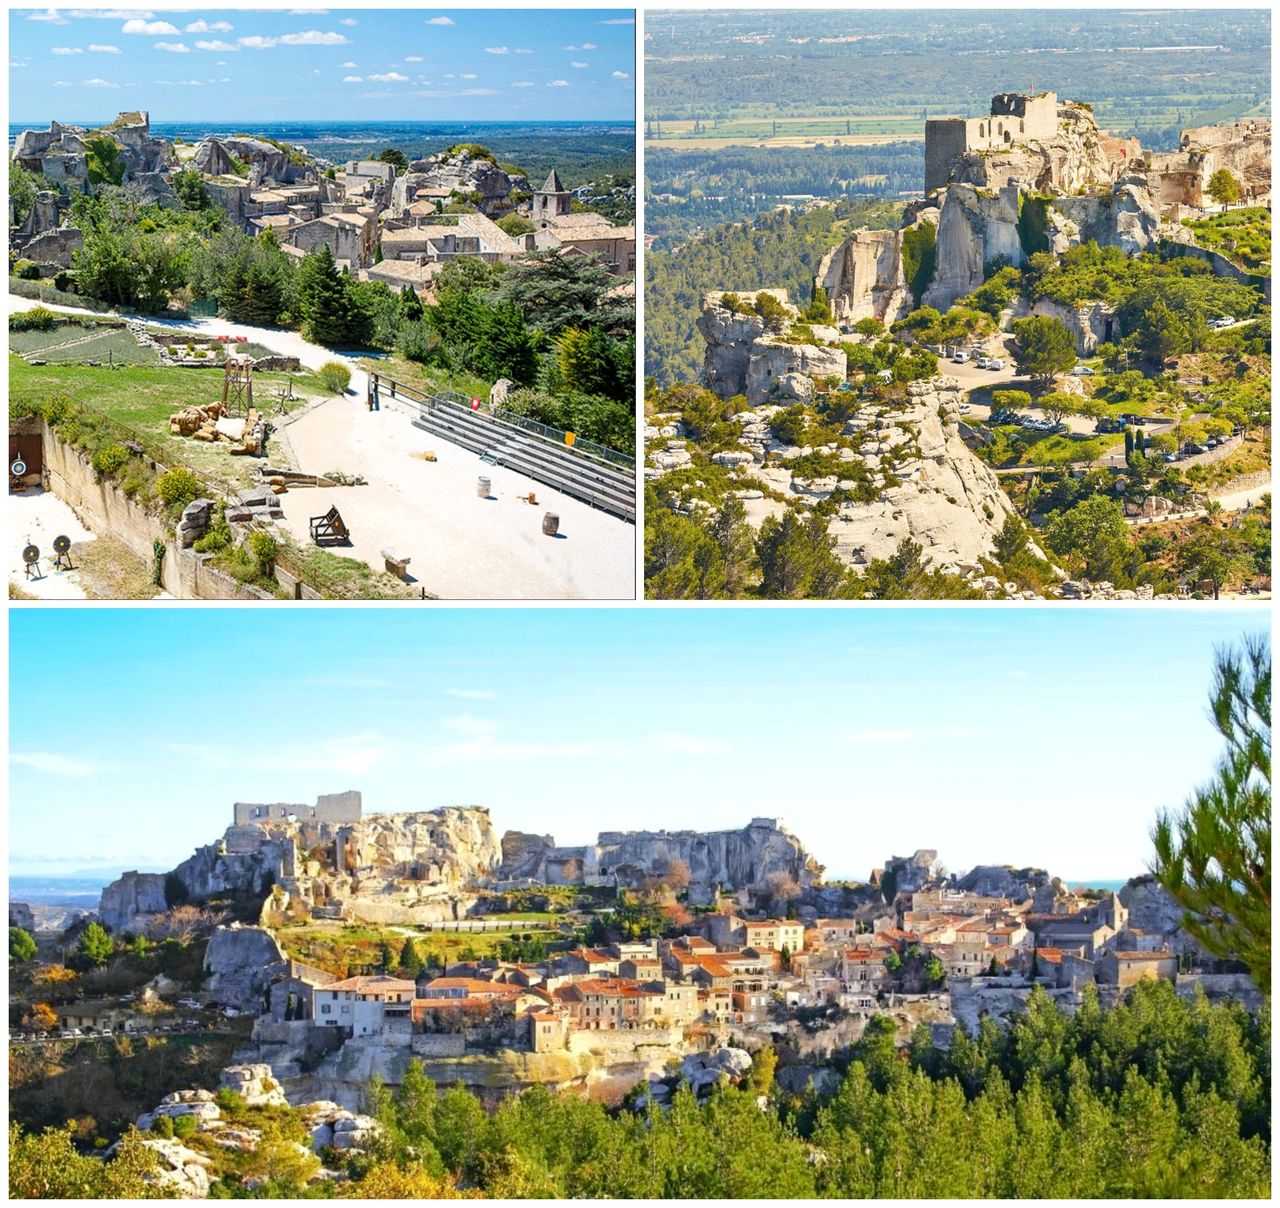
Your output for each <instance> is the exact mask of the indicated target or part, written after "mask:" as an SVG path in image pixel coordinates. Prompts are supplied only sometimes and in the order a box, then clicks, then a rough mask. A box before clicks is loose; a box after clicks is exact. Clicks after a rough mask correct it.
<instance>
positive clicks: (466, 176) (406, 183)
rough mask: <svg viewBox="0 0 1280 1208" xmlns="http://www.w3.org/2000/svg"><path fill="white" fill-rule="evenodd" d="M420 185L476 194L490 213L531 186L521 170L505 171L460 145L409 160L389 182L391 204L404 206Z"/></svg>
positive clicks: (484, 209)
mask: <svg viewBox="0 0 1280 1208" xmlns="http://www.w3.org/2000/svg"><path fill="white" fill-rule="evenodd" d="M422 189H433V190H435V189H448V190H450V191H451V192H456V193H465V194H472V195H478V197H479V208H480V210H481V211H482V212H483V213H485V214H490V215H492V214H495V213H500V212H502V211H504V210H508V209H510V208H511V202H510V200H509V199H510V196H511V194H512V193H513V192H516V193H531V192H532V191H533V186H532V185H531V184H530V182H529V178H528V177H527V176H525V175H524V174H523V173H519V172H517V173H509V172H507V171H505V170H503V169H502V168H499V167H498V165H497V164H496V163H495V162H494V161H493V160H491V159H484V158H478V159H477V158H473V157H472V155H471V152H470V151H468V150H466V149H465V148H464V149H461V150H458V151H454V152H453V153H452V154H440V155H431V156H428V157H427V158H426V159H415V160H414V161H413V162H412V163H410V165H409V170H408V171H407V172H405V173H404V174H403V175H401V176H399V177H397V179H396V181H395V184H394V185H393V186H392V194H391V204H392V206H393V207H394V208H396V209H399V210H406V209H407V208H408V207H409V206H410V205H412V204H413V201H414V198H415V196H416V195H417V193H418V192H419V190H422Z"/></svg>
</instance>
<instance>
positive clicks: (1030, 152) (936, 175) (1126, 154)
mask: <svg viewBox="0 0 1280 1208" xmlns="http://www.w3.org/2000/svg"><path fill="white" fill-rule="evenodd" d="M1219 168H1226V169H1227V170H1228V171H1230V172H1231V174H1232V175H1233V176H1234V177H1235V178H1236V179H1237V180H1238V181H1239V182H1240V185H1241V189H1242V193H1243V199H1244V200H1245V201H1248V202H1254V203H1259V202H1262V201H1264V200H1265V199H1267V198H1268V197H1269V196H1270V191H1271V122H1270V119H1268V118H1255V119H1250V120H1247V121H1241V122H1236V123H1234V124H1232V125H1224V126H1205V127H1199V128H1196V129H1189V130H1184V131H1183V132H1182V138H1181V142H1180V145H1179V148H1178V150H1177V151H1170V152H1152V151H1147V150H1144V148H1143V147H1142V145H1141V144H1140V143H1139V142H1138V140H1137V139H1134V138H1119V137H1115V136H1112V135H1109V134H1107V133H1106V132H1105V131H1103V130H1101V129H1100V128H1099V126H1098V124H1097V121H1096V120H1095V118H1094V116H1093V110H1092V108H1091V107H1090V106H1089V105H1087V104H1084V103H1083V102H1079V101H1067V100H1061V99H1059V97H1058V96H1057V95H1056V94H1055V93H1052V92H1044V93H1038V94H1035V95H1027V94H1023V93H1013V92H1006V93H1000V94H999V95H997V96H995V97H993V98H992V100H991V112H990V113H989V114H988V115H986V116H983V117H977V118H937V119H933V120H930V121H928V122H926V123H925V192H926V194H927V196H926V197H925V198H924V199H923V200H921V201H918V202H915V203H913V204H912V205H910V206H908V207H907V210H906V212H905V213H904V214H903V219H902V225H901V227H900V229H899V230H896V231H873V230H860V231H855V232H854V233H853V234H852V235H851V236H850V237H849V238H848V239H846V240H845V241H844V242H843V243H841V244H840V245H839V246H838V247H835V248H833V249H831V251H830V252H828V253H827V255H826V256H825V257H824V258H823V259H822V261H821V263H820V264H819V266H818V271H817V274H816V279H817V282H818V284H820V285H821V286H822V287H823V288H824V289H825V290H826V292H827V296H828V298H829V300H830V303H831V306H832V310H833V311H834V313H835V316H836V319H837V321H838V322H840V323H844V324H850V323H855V322H857V321H858V320H859V319H862V318H867V317H872V318H876V319H879V320H881V321H882V322H884V323H885V324H891V323H894V322H896V321H897V320H898V319H900V318H902V317H903V316H905V315H906V314H908V313H910V311H911V310H913V309H914V308H915V307H916V306H919V305H924V306H932V307H936V308H937V309H938V310H946V309H947V308H948V307H950V306H951V305H952V304H953V303H954V302H955V301H956V300H957V299H959V298H962V297H964V296H965V295H966V294H968V293H970V292H972V291H973V290H974V289H976V288H977V287H978V286H979V285H981V284H982V282H983V280H984V279H985V275H986V272H987V270H988V268H989V267H990V266H991V265H992V264H993V263H1002V264H1006V263H1007V264H1012V265H1014V266H1015V267H1017V266H1020V265H1022V264H1023V263H1024V262H1025V261H1026V259H1027V257H1028V256H1029V255H1030V254H1031V253H1032V252H1035V251H1051V252H1054V253H1058V254H1061V253H1062V252H1064V251H1066V250H1067V249H1068V248H1070V247H1073V246H1075V245H1076V244H1079V243H1086V242H1090V241H1092V242H1096V243H1098V244H1100V245H1102V246H1104V247H1121V248H1123V249H1125V250H1126V251H1128V252H1130V253H1136V252H1143V251H1147V250H1149V249H1150V248H1152V247H1154V246H1155V245H1156V244H1157V243H1158V242H1159V241H1160V240H1161V239H1162V238H1163V237H1164V236H1165V233H1166V232H1165V225H1164V224H1165V219H1166V218H1174V219H1176V218H1177V216H1178V210H1179V208H1180V207H1193V208H1198V207H1202V206H1204V205H1206V204H1207V198H1208V186H1209V181H1210V179H1211V178H1212V176H1213V174H1214V173H1215V172H1216V171H1217V170H1218V169H1219ZM926 224H928V225H930V226H932V227H933V228H934V230H935V232H936V242H935V247H934V255H933V260H934V269H933V272H932V273H931V274H928V275H927V279H923V280H921V279H917V280H913V281H908V280H907V277H906V274H905V272H904V270H903V235H904V232H906V231H909V230H918V229H920V228H921V227H923V226H924V225H926ZM1080 351H1081V352H1085V351H1087V349H1086V347H1084V346H1082V347H1081V348H1080Z"/></svg>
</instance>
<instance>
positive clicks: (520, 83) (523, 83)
mask: <svg viewBox="0 0 1280 1208" xmlns="http://www.w3.org/2000/svg"><path fill="white" fill-rule="evenodd" d="M537 86H538V85H537V83H536V82H535V81H534V80H512V81H511V87H512V88H537Z"/></svg>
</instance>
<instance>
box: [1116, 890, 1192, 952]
mask: <svg viewBox="0 0 1280 1208" xmlns="http://www.w3.org/2000/svg"><path fill="white" fill-rule="evenodd" d="M1118 896H1119V898H1120V901H1121V904H1122V905H1123V906H1124V907H1125V908H1126V909H1127V910H1128V911H1129V925H1130V926H1131V927H1136V928H1137V929H1138V930H1139V931H1158V932H1160V933H1161V934H1163V935H1169V936H1174V935H1182V934H1183V931H1182V919H1183V915H1184V913H1185V912H1184V911H1183V909H1182V907H1181V906H1179V905H1178V903H1177V902H1176V901H1175V900H1174V898H1173V896H1172V895H1171V894H1170V893H1169V891H1168V890H1167V889H1165V887H1164V886H1163V885H1161V884H1160V882H1159V881H1157V880H1156V879H1155V877H1153V876H1141V877H1131V878H1130V879H1129V881H1128V883H1127V884H1126V885H1125V886H1124V887H1123V888H1122V889H1121V890H1120V892H1119V895H1118ZM1187 938H1188V940H1190V937H1187ZM1192 942H1194V941H1192Z"/></svg>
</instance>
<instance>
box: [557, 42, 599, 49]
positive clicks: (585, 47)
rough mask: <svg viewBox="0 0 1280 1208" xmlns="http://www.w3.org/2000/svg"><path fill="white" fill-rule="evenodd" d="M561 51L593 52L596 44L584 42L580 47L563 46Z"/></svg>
mask: <svg viewBox="0 0 1280 1208" xmlns="http://www.w3.org/2000/svg"><path fill="white" fill-rule="evenodd" d="M562 49H564V50H595V49H596V44H595V43H594V42H584V43H583V44H582V45H581V46H565V47H563V48H562Z"/></svg>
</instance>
